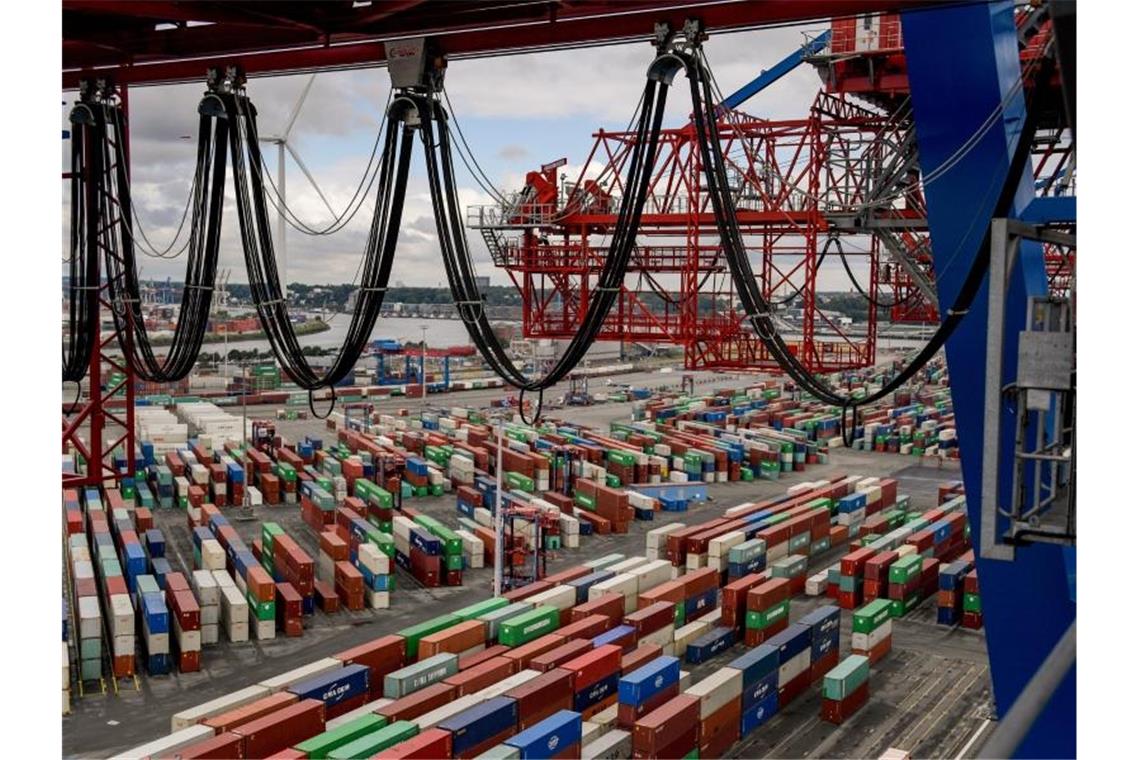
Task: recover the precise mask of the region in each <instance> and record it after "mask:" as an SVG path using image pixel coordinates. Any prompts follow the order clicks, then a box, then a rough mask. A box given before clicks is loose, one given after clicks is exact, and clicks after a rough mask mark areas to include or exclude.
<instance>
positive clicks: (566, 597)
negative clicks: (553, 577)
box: [527, 585, 577, 610]
mask: <svg viewBox="0 0 1140 760" xmlns="http://www.w3.org/2000/svg"><path fill="white" fill-rule="evenodd" d="M527 601H528V602H534V606H536V607H537V606H539V605H542V604H545V605H548V606H550V607H554V608H556V609H559V610H568V609H570V608H571V607H573V606H574V605H575V604H576V603H577V601H576V596H575V590H574V587H573V586H566V585H562V586H555V587H554V588H550V589H547V590H546V591H540V592H539V593H537V594H535V595H533V596H530V597H527Z"/></svg>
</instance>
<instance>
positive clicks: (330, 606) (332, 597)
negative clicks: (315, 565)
mask: <svg viewBox="0 0 1140 760" xmlns="http://www.w3.org/2000/svg"><path fill="white" fill-rule="evenodd" d="M313 590H314V591H315V592H316V594H317V604H318V605H319V606H320V608H321V612H324V613H326V614H329V615H331V614H332V613H334V612H339V611H340V597H339V596H337V595H336V588H335V587H334V586H333V585H332V584H331V583H327V582H325V581H317V582H316V583H314V584H313Z"/></svg>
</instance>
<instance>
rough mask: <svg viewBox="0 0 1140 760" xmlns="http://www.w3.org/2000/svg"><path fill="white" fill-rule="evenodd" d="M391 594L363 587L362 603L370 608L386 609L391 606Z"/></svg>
mask: <svg viewBox="0 0 1140 760" xmlns="http://www.w3.org/2000/svg"><path fill="white" fill-rule="evenodd" d="M391 599H392V598H391V595H390V592H388V591H373V590H372V589H370V588H366V589H364V605H365V606H366V607H367V608H368V609H370V610H386V609H388V608H389V607H390V606H391V603H392V602H391Z"/></svg>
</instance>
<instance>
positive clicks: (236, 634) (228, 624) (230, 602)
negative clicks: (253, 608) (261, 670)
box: [213, 570, 249, 643]
mask: <svg viewBox="0 0 1140 760" xmlns="http://www.w3.org/2000/svg"><path fill="white" fill-rule="evenodd" d="M213 575H214V581H215V582H216V583H217V584H218V597H219V602H220V604H221V610H220V617H219V624H220V625H221V628H222V630H224V631H225V633H226V639H227V640H229V641H233V642H235V643H236V642H242V641H249V603H248V602H247V601H246V599H245V595H244V594H242V593H241V589H239V588H238V587H237V584H236V583H234V579H233V577H232V576H231V575H230V574H229V573H227V572H226V571H225V570H215V571H214V572H213Z"/></svg>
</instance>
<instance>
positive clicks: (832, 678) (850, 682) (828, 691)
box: [823, 654, 871, 700]
mask: <svg viewBox="0 0 1140 760" xmlns="http://www.w3.org/2000/svg"><path fill="white" fill-rule="evenodd" d="M870 675H871V661H870V660H869V659H867V658H866V657H864V656H863V655H860V654H853V655H849V656H848V657H847V659H845V660H844V661H843V662H841V663H839V664H838V665H836V666H835V667H834V668H832V669H831V670H829V671H828V672H827V674H826V675H824V677H823V698H824V699H835V700H840V699H844V698H845V697H847V696H848V695H850V694H851V693H853V692H854V691H855V690H856V689H858V688H859V687H860V686H861V685H862V684H863V682H864V681H866V680H867V679H868V678H869V677H870Z"/></svg>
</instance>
